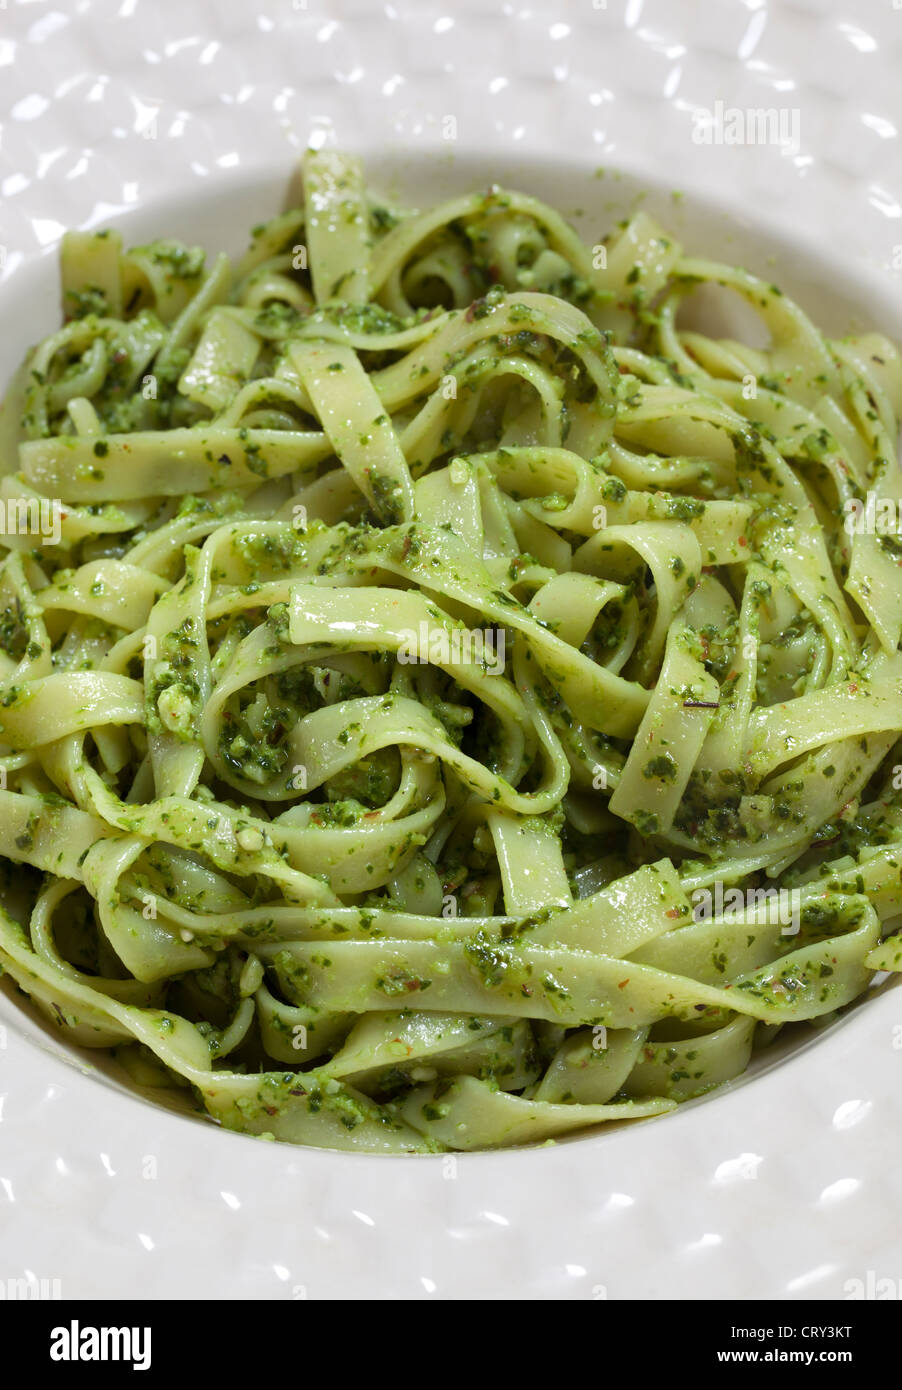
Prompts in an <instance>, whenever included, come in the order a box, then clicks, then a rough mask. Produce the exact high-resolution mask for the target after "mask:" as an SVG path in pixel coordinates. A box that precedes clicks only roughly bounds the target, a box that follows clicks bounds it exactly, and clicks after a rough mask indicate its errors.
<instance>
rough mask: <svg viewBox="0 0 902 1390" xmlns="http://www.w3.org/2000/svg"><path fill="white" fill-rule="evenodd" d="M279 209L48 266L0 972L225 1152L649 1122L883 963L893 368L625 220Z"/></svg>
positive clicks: (22, 571) (9, 728)
mask: <svg viewBox="0 0 902 1390" xmlns="http://www.w3.org/2000/svg"><path fill="white" fill-rule="evenodd" d="M304 186H305V205H304V207H302V208H296V209H292V210H290V211H288V212H286V213H283V214H282V215H280V216H279V217H276V218H275V219H273V220H272V221H270V222H267V223H266V224H264V225H262V226H260V227H258V228H256V229H255V231H254V233H253V236H252V241H251V245H250V249H249V251H248V252H247V253H246V255H245V256H244V257H243V258H242V259H240V260H239V261H237V262H236V263H232V262H231V261H230V260H229V259H228V258H227V257H225V256H219V257H217V258H216V259H215V260H214V261H213V262H212V265H211V264H209V263H208V261H207V259H206V257H205V256H204V254H203V252H202V251H200V250H199V249H197V248H194V247H190V246H186V245H183V244H182V243H180V242H178V241H174V240H165V241H156V242H153V243H151V244H150V245H148V246H144V247H139V248H133V249H132V250H125V249H124V248H123V246H122V242H121V239H120V237H119V235H118V234H117V233H116V232H115V231H109V232H101V233H74V234H70V235H69V236H68V237H67V238H66V239H65V240H64V243H63V250H62V267H63V272H62V280H63V292H64V307H65V322H64V324H63V326H62V327H61V328H60V329H59V330H58V331H57V332H56V333H54V334H53V335H52V336H51V337H49V338H47V339H45V340H44V341H43V342H42V343H40V344H39V345H38V346H37V347H36V348H35V349H33V350H32V351H31V352H30V353H29V355H28V357H27V359H26V362H25V364H24V366H23V369H22V371H21V373H20V374H19V376H18V377H17V378H16V380H15V381H14V382H13V384H12V387H11V388H10V392H9V395H8V397H7V402H6V407H5V412H4V419H3V420H2V422H0V426H2V428H0V448H3V449H4V451H5V456H4V458H3V463H4V469H3V477H2V482H0V502H2V505H3V511H2V513H0V516H2V517H3V518H5V521H6V534H5V536H4V537H3V541H2V546H3V548H2V554H3V559H2V565H0V590H2V592H0V611H2V618H0V771H2V789H0V857H2V859H0V862H2V864H3V866H4V874H5V884H6V886H5V893H4V898H5V902H6V908H5V910H3V911H2V912H0V964H2V968H3V971H4V972H5V973H6V974H7V975H8V976H9V977H10V979H11V980H12V981H13V982H14V983H15V984H16V985H18V986H19V987H20V988H21V989H22V990H24V991H25V993H26V994H28V995H29V996H30V997H31V999H32V1001H33V1002H34V1004H35V1005H37V1007H38V1008H39V1009H41V1010H42V1011H43V1012H44V1013H45V1014H46V1015H47V1017H48V1018H49V1019H50V1021H51V1022H52V1024H53V1025H54V1026H55V1027H56V1028H57V1029H58V1030H59V1032H60V1034H61V1036H63V1037H64V1038H66V1039H68V1040H69V1041H70V1042H71V1043H73V1044H75V1045H78V1046H81V1047H96V1048H103V1049H110V1050H112V1052H113V1053H114V1055H115V1057H116V1059H117V1060H118V1062H119V1063H120V1064H121V1066H122V1067H124V1068H125V1069H126V1070H127V1071H128V1073H129V1074H130V1075H131V1076H132V1077H133V1079H134V1081H135V1082H136V1084H138V1085H140V1086H142V1087H145V1088H150V1089H151V1091H153V1089H154V1088H159V1087H176V1088H179V1087H181V1088H186V1089H188V1090H190V1093H191V1094H192V1095H193V1097H194V1098H195V1100H196V1101H197V1103H198V1104H199V1105H200V1106H201V1107H203V1108H204V1109H206V1111H207V1112H208V1113H209V1114H210V1115H211V1116H213V1117H214V1118H215V1119H217V1120H219V1121H220V1122H222V1123H223V1124H225V1125H226V1126H228V1127H231V1128H234V1129H238V1130H242V1131H245V1132H248V1133H251V1134H258V1135H263V1136H267V1137H271V1138H275V1139H279V1140H286V1141H289V1142H293V1143H299V1144H310V1145H317V1146H323V1147H333V1148H344V1149H357V1150H363V1151H370V1152H373V1151H379V1152H391V1153H435V1152H440V1151H444V1150H448V1149H451V1150H466V1149H476V1148H494V1147H498V1146H503V1145H510V1144H518V1143H524V1142H529V1141H537V1140H545V1139H548V1138H553V1137H555V1136H559V1135H563V1134H566V1133H569V1132H571V1131H578V1130H585V1129H587V1128H589V1127H592V1126H596V1125H598V1124H601V1123H609V1122H612V1121H624V1120H632V1119H639V1118H642V1117H647V1116H655V1115H660V1114H662V1113H664V1112H666V1111H668V1110H671V1109H672V1108H673V1107H674V1106H675V1105H676V1104H678V1103H679V1102H681V1101H684V1100H687V1099H689V1098H691V1097H693V1096H697V1095H700V1094H702V1093H704V1092H705V1091H707V1090H709V1089H711V1088H712V1087H715V1086H717V1085H720V1084H721V1083H723V1082H725V1081H728V1080H730V1079H731V1078H734V1077H736V1076H738V1075H740V1074H742V1073H743V1072H744V1071H745V1069H746V1067H747V1066H748V1063H749V1059H750V1057H751V1055H752V1052H753V1050H755V1049H756V1048H759V1047H761V1046H764V1045H765V1044H767V1043H769V1042H770V1041H771V1040H772V1039H773V1038H774V1036H775V1035H776V1033H777V1032H778V1031H779V1030H781V1029H782V1028H784V1027H796V1028H797V1029H798V1025H802V1024H804V1023H806V1022H809V1021H812V1020H814V1021H817V1022H824V1021H825V1020H827V1019H829V1018H830V1017H831V1016H832V1015H834V1014H835V1012H836V1011H837V1010H838V1009H841V1008H842V1007H843V1006H845V1005H848V1004H849V1003H851V1002H852V1001H853V1000H855V999H856V998H858V997H859V996H860V995H862V994H864V993H865V992H866V991H867V990H868V989H869V987H870V985H871V983H872V981H873V977H874V974H875V972H878V971H889V970H895V969H898V968H900V963H902V946H900V945H899V944H898V938H897V937H896V936H895V930H896V926H897V919H898V917H899V916H900V914H902V795H900V789H902V749H900V746H899V734H900V729H902V655H900V652H899V645H900V637H902V575H900V564H902V542H900V538H899V531H898V527H895V526H894V525H893V519H894V518H895V517H898V515H899V513H900V510H902V508H900V502H902V483H900V471H899V467H898V463H897V460H896V435H897V430H898V421H899V415H900V411H902V359H900V356H899V353H898V352H897V350H896V348H895V347H894V346H893V345H892V344H891V343H890V342H888V341H887V340H886V339H885V338H883V337H882V336H880V335H878V334H867V335H864V336H861V337H858V338H854V339H852V338H847V339H841V340H831V339H827V338H825V337H824V336H823V335H822V334H821V333H819V332H818V330H817V329H816V328H815V327H814V325H813V324H812V323H811V322H810V320H809V319H808V318H807V317H806V316H805V314H804V313H803V312H802V311H801V310H800V309H799V308H798V307H797V306H796V305H795V304H793V303H792V302H791V301H790V300H789V299H788V298H787V297H786V296H785V295H784V294H781V292H780V291H779V290H778V289H777V288H776V287H775V286H773V285H769V284H767V283H764V282H763V281H761V280H759V279H757V278H756V277H755V276H753V275H751V274H749V273H747V272H745V271H743V270H739V269H735V268H733V267H729V266H725V265H720V264H717V263H715V262H712V261H708V260H698V259H692V258H689V257H687V256H686V255H685V254H684V253H683V250H682V249H681V247H679V246H678V245H677V244H676V242H675V241H673V239H672V238H670V237H668V236H667V235H666V233H665V232H664V231H663V230H662V229H661V228H660V227H659V226H658V225H657V224H656V222H655V221H654V220H653V219H652V218H651V217H650V216H648V215H647V214H645V213H642V212H640V213H638V214H637V215H636V216H635V217H634V218H633V219H632V220H631V221H629V222H628V223H627V224H625V225H623V226H621V227H619V228H617V229H616V230H615V232H614V233H613V234H612V236H611V237H610V238H609V239H608V240H607V242H605V243H603V244H599V246H597V247H595V248H593V249H590V248H588V247H587V246H585V245H583V243H582V242H581V241H580V240H579V238H578V237H577V235H576V234H575V232H574V231H573V230H572V228H571V227H570V226H569V225H568V224H567V223H566V222H565V221H564V220H563V219H562V218H561V216H560V215H559V214H558V213H557V212H555V211H554V210H553V209H552V208H550V207H548V206H546V205H544V204H543V203H541V202H539V201H537V200H536V199H533V198H531V197H528V196H525V195H523V194H519V193H511V192H506V191H503V190H499V189H492V190H490V191H489V192H488V193H476V194H473V195H468V196H463V197H459V198H456V199H454V200H453V201H450V202H447V203H445V204H442V205H440V206H437V207H435V208H433V209H430V210H428V211H426V212H418V213H413V212H407V211H395V210H390V209H388V208H386V207H385V206H384V205H383V204H381V203H380V202H379V201H378V200H376V199H375V198H374V197H373V196H371V195H369V194H368V193H367V191H366V188H365V185H364V182H363V178H362V173H361V170H360V168H359V166H358V165H357V163H356V162H355V161H354V160H353V159H350V158H348V157H345V156H343V155H338V154H333V153H318V154H315V153H311V154H308V156H307V157H306V159H305V163H304ZM700 285H701V286H715V287H720V288H721V289H722V290H726V291H730V292H732V294H733V295H734V296H735V295H738V296H740V297H741V298H742V299H743V300H744V301H745V302H746V304H747V305H748V306H750V307H751V308H752V309H753V310H754V311H755V312H756V313H757V315H758V316H759V318H760V320H761V322H762V327H763V332H762V340H763V341H765V343H766V345H765V346H755V347H753V346H750V345H749V344H747V343H745V342H742V341H739V340H738V339H737V340H734V339H731V338H726V337H722V336H714V335H713V334H706V333H703V332H701V331H699V329H698V327H693V326H691V325H692V320H691V314H690V307H689V305H688V304H687V301H691V300H692V299H693V296H694V292H695V290H696V289H697V287H698V286H700ZM45 517H46V519H47V525H46V526H45V525H44V521H43V519H44V518H45ZM878 521H879V523H880V524H879V525H878V524H877V523H878ZM51 522H52V527H51V525H50V523H51Z"/></svg>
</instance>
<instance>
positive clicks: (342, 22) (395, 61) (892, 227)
mask: <svg viewBox="0 0 902 1390" xmlns="http://www.w3.org/2000/svg"><path fill="white" fill-rule="evenodd" d="M900 57H902V9H894V7H893V0H885V3H883V0H869V3H868V4H867V5H866V6H855V7H853V6H852V5H851V3H850V0H849V3H848V9H846V8H845V6H844V5H842V4H834V3H830V0H796V3H789V2H788V0H783V2H782V3H780V4H779V5H776V6H767V5H765V4H763V3H757V2H756V0H719V3H711V2H710V0H709V3H707V4H706V5H705V6H704V8H703V9H702V8H701V7H699V6H697V5H694V4H691V3H688V0H687V3H685V4H684V3H674V0H666V3H665V2H664V0H646V3H644V4H643V3H642V2H641V0H627V2H626V3H624V0H607V4H604V3H600V0H569V3H567V4H558V5H556V6H546V5H543V4H535V5H533V6H532V7H531V8H528V9H527V8H525V7H523V8H520V7H519V6H518V5H516V4H501V3H499V2H498V0H454V3H453V4H452V3H450V0H448V3H447V4H446V6H445V7H444V8H442V7H440V6H438V5H436V4H434V3H432V0H406V3H397V4H395V5H389V6H384V7H383V6H380V5H377V4H375V3H373V0H331V2H330V0H306V3H302V0H294V3H292V0H264V3H263V4H262V6H259V5H254V6H245V5H243V4H241V3H239V0H218V3H213V4H211V3H203V0H187V2H186V3H179V4H175V3H165V4H163V3H160V0H121V3H118V4H117V3H114V2H113V0H56V3H16V0H8V3H7V5H6V6H5V7H3V8H2V9H0V67H2V68H3V72H2V81H0V92H2V96H0V102H2V108H3V109H2V110H0V118H6V119H5V129H4V130H3V135H2V143H0V246H2V247H3V248H5V254H4V255H3V256H2V257H0V260H2V261H3V270H2V277H3V278H4V279H5V280H6V281H7V282H8V283H6V284H5V285H4V287H3V288H2V289H0V313H2V315H3V324H4V329H5V331H4V334H3V335H2V339H0V344H2V346H0V379H2V378H5V377H6V375H8V372H9V370H10V369H11V367H12V365H13V360H14V358H15V356H16V355H17V350H18V347H19V346H20V345H21V344H23V343H24V342H25V341H29V342H30V341H33V340H35V339H36V338H38V337H39V336H40V335H41V334H43V333H44V332H46V331H47V330H48V329H49V328H50V326H51V325H52V324H53V322H54V314H55V295H56V288H55V280H54V274H53V267H52V266H51V264H50V263H49V262H48V261H47V260H46V258H43V259H42V258H41V256H40V255H39V254H38V253H39V252H41V251H42V250H43V251H44V252H52V249H53V244H54V243H55V241H56V240H57V239H58V236H59V235H60V233H61V231H62V230H63V229H64V227H65V226H67V225H76V224H77V225H95V224H97V223H101V222H106V221H108V220H111V219H113V218H115V219H117V220H119V219H120V218H121V219H122V225H123V230H124V231H125V232H126V233H127V234H128V235H131V234H134V235H136V236H141V237H144V236H147V235H151V234H154V233H162V234H185V235H187V236H189V237H197V238H198V239H201V240H205V241H207V242H208V243H209V244H210V245H211V246H213V245H224V246H226V247H227V248H235V247H236V246H238V245H240V243H241V238H242V236H243V233H244V231H245V230H246V228H247V227H249V226H250V225H251V224H252V223H254V222H257V221H259V220H260V219H261V218H262V217H264V216H266V215H267V213H268V212H270V211H272V210H274V209H275V208H276V207H277V206H278V205H279V202H280V200H281V198H282V196H283V193H284V189H285V187H286V185H287V183H288V179H289V177H290V173H291V168H292V164H293V162H294V159H295V158H296V155H297V153H298V152H299V150H300V149H302V148H303V146H304V145H305V144H306V143H307V142H308V140H310V139H313V140H314V141H317V142H319V141H324V140H329V141H332V142H333V143H335V144H338V145H341V146H344V147H347V148H350V149H354V150H356V151H358V152H359V153H361V154H362V155H363V156H364V157H365V158H366V160H367V164H368V167H369V169H370V171H371V175H372V178H373V180H374V182H375V183H376V184H377V185H381V186H382V187H383V188H388V189H392V188H393V189H396V190H397V191H398V192H401V193H405V194H406V195H407V196H409V197H412V198H413V199H414V200H415V201H418V202H420V203H423V204H425V203H427V202H429V201H430V200H432V199H433V198H435V197H437V196H442V195H444V194H446V193H448V192H453V191H454V190H456V189H460V188H463V187H469V186H472V185H473V184H474V183H476V184H481V183H486V182H489V181H509V182H518V183H519V184H521V185H524V186H527V187H528V188H529V190H530V191H533V192H537V193H539V194H540V195H543V196H546V197H550V198H551V199H552V200H553V201H555V203H556V204H557V205H558V206H560V207H561V208H562V209H563V210H564V211H567V212H571V213H576V211H577V210H578V209H582V210H583V213H584V215H583V217H581V218H580V219H578V222H577V225H579V226H580V229H581V231H582V233H583V235H584V236H585V237H586V238H587V240H590V241H591V240H594V239H595V238H596V237H597V236H599V235H601V234H602V233H603V232H604V231H605V230H606V229H607V228H608V227H609V226H610V224H611V222H612V221H613V220H615V219H616V217H618V216H620V215H621V213H622V212H623V211H624V210H625V209H626V208H628V207H629V206H630V205H631V203H632V201H633V199H634V197H635V195H636V193H637V192H638V191H639V190H640V189H646V188H647V189H649V190H650V197H649V206H651V207H653V209H654V210H656V211H657V212H658V213H659V215H661V216H662V217H663V218H664V219H665V220H666V221H667V222H668V224H669V225H670V226H671V227H672V229H673V230H674V232H675V233H676V234H677V235H680V236H683V237H685V238H686V239H687V240H689V241H690V242H691V245H692V247H693V249H702V250H707V251H710V252H713V253H714V254H718V255H720V256H721V257H722V258H724V259H727V260H733V261H742V262H744V263H746V264H748V265H750V266H751V267H752V268H754V269H758V270H761V271H765V272H766V273H767V274H768V275H769V277H771V278H775V279H779V280H780V282H781V283H782V284H783V285H784V286H785V287H786V288H787V289H789V290H790V291H791V292H793V293H795V294H796V295H798V297H799V298H800V299H801V300H802V302H803V303H804V304H805V305H806V307H808V308H809V309H810V310H812V311H813V312H814V313H815V316H816V317H817V319H818V321H819V322H821V323H824V324H825V325H826V326H827V327H828V328H830V329H831V330H842V329H846V328H849V327H852V326H855V325H856V324H857V325H859V326H860V325H862V324H865V323H877V324H879V325H880V326H882V327H883V328H884V329H886V330H887V331H890V332H894V333H895V334H896V335H897V336H900V337H902V283H900V281H899V279H898V276H899V274H900V273H902V223H900V221H899V218H900V216H902V206H900V201H899V199H900V198H902V188H900V183H899V175H898V158H899V155H898V151H899V141H898V136H897V127H898V126H899V124H900V120H902V103H900V99H899V97H898V69H899V58H900ZM718 101H720V102H722V103H723V104H724V107H726V108H729V107H735V108H739V109H742V110H744V109H746V108H749V107H754V108H773V109H774V110H775V111H776V112H777V113H779V111H780V110H781V109H782V110H783V111H784V112H785V113H786V120H787V121H788V122H791V121H794V120H797V121H798V133H799V140H798V146H797V148H793V149H786V148H781V147H780V146H779V145H774V144H771V145H762V146H757V145H751V146H738V147H737V146H728V145H725V144H724V145H708V144H701V143H697V142H696V140H694V139H693V131H694V130H696V129H697V119H698V112H699V111H703V110H713V109H714V108H715V103H716V102H718ZM793 113H797V116H794V115H793ZM789 128H790V127H789V126H787V129H789ZM598 166H604V168H605V170H606V173H605V175H604V177H603V178H593V177H592V175H593V171H594V170H595V169H596V168H597V167H598ZM615 170H616V171H618V172H617V173H616V174H615V172H614V171H615ZM673 190H680V191H682V192H685V193H686V195H687V197H686V199H685V201H680V202H674V201H673V200H672V199H671V197H670V194H671V192H672V191H673ZM771 258H773V259H771ZM900 1071H902V994H900V992H899V991H898V990H897V989H888V990H886V991H885V992H884V993H883V994H882V996H881V997H879V998H875V999H873V1000H872V1001H870V1002H869V1003H868V1004H866V1005H865V1006H864V1007H862V1008H859V1009H857V1010H855V1011H854V1012H853V1013H852V1014H850V1015H849V1016H848V1017H847V1018H846V1019H845V1020H844V1021H843V1022H842V1023H840V1024H839V1025H838V1026H836V1027H834V1028H832V1029H830V1030H828V1031H827V1032H826V1033H825V1034H823V1035H822V1036H821V1037H820V1038H817V1039H816V1040H815V1041H813V1042H812V1043H811V1044H810V1045H808V1046H806V1047H805V1048H804V1049H803V1050H802V1051H796V1052H795V1053H794V1054H793V1055H792V1056H791V1057H790V1058H789V1060H787V1061H786V1062H784V1063H783V1064H782V1065H779V1066H774V1067H771V1068H770V1069H767V1070H766V1071H765V1072H764V1074H762V1075H760V1076H758V1077H756V1078H754V1079H751V1080H749V1081H747V1082H743V1083H742V1084H739V1085H737V1086H735V1087H734V1088H732V1089H731V1090H730V1091H728V1092H722V1093H721V1094H720V1095H718V1096H716V1097H715V1098H712V1099H709V1100H706V1101H703V1102H699V1103H696V1104H693V1105H691V1106H688V1107H686V1108H685V1109H684V1110H683V1111H681V1112H679V1113H678V1114H677V1115H675V1116H673V1117H667V1118H665V1119H664V1120H661V1121H658V1122H655V1123H652V1124H647V1125H638V1126H633V1127H631V1128H629V1129H622V1130H620V1131H618V1132H617V1133H611V1134H608V1135H600V1136H598V1137H593V1138H590V1139H583V1140H579V1141H576V1142H572V1143H567V1144H562V1145H559V1146H556V1147H551V1148H544V1149H532V1150H524V1151H519V1152H508V1153H504V1154H486V1155H470V1156H463V1157H461V1156H458V1157H456V1158H453V1157H447V1158H438V1159H434V1160H433V1159H426V1160H412V1159H408V1160H403V1159H388V1158H361V1157H356V1156H342V1155H336V1154H330V1153H322V1152H317V1151H310V1150H296V1149H291V1148H288V1147H285V1146H281V1145H274V1144H266V1143H261V1142H259V1141H255V1140H251V1139H246V1138H243V1137H241V1136H236V1135H232V1134H227V1133H222V1132H220V1131H218V1130H216V1129H215V1128H214V1127H213V1126H212V1125H207V1124H203V1123H201V1122H200V1121H195V1120H189V1119H183V1118H181V1117H179V1116H174V1115H171V1114H167V1113H165V1112H164V1111H162V1110H159V1109H157V1108H154V1107H152V1106H150V1105H148V1104H147V1103H145V1102H143V1101H141V1100H139V1099H137V1098H135V1097H133V1096H130V1095H127V1094H124V1093H123V1092H122V1091H121V1090H119V1089H117V1088H116V1086H115V1084H114V1083H113V1082H112V1081H110V1080H108V1079H106V1078H104V1077H102V1076H100V1075H98V1074H94V1075H93V1076H92V1075H88V1076H84V1075H82V1074H81V1068H80V1064H79V1063H78V1062H73V1061H72V1059H71V1058H69V1057H65V1058H64V1057H63V1054H61V1053H60V1052H59V1050H58V1049H57V1048H56V1045H55V1044H54V1043H53V1042H52V1040H50V1039H49V1038H48V1037H47V1035H46V1034H45V1032H44V1031H43V1030H42V1029H40V1028H39V1027H38V1026H37V1025H36V1024H34V1023H32V1022H31V1021H30V1020H29V1019H28V1017H27V1015H26V1014H25V1013H24V1012H23V1011H22V1009H21V1008H20V1006H19V1005H18V1003H14V1002H13V1001H11V1000H10V999H9V998H7V997H5V996H4V995H0V1223H2V1225H0V1230H2V1244H0V1251H2V1253H0V1284H5V1281H6V1280H7V1279H15V1278H18V1277H22V1276H23V1275H25V1274H26V1273H31V1274H32V1275H33V1276H34V1277H35V1278H36V1279H38V1280H59V1281H60V1282H59V1290H60V1292H61V1293H62V1295H63V1297H78V1296H93V1297H102V1296H117V1295H124V1296H128V1297H136V1298H137V1297H151V1298H165V1297H187V1298H191V1297H209V1296H214V1297H242V1298H287V1299H291V1298H305V1297H307V1298H329V1297H340V1298H380V1299H390V1298H399V1297H400V1298H426V1297H440V1298H449V1297H451V1298H466V1297H477V1298H503V1299H508V1298H605V1297H608V1298H625V1297H631V1296H639V1297H653V1298H659V1297H718V1298H736V1297H740V1298H741V1297H749V1296H764V1297H800V1296H815V1297H823V1298H837V1297H839V1298H841V1297H843V1296H847V1295H848V1294H849V1293H850V1292H852V1291H853V1290H854V1289H855V1288H856V1287H857V1286H856V1285H855V1284H854V1282H852V1281H855V1280H860V1281H862V1284H865V1283H866V1282H867V1281H868V1278H869V1274H870V1283H871V1286H872V1287H873V1281H874V1280H875V1279H887V1278H888V1279H892V1280H893V1281H894V1282H895V1286H896V1288H897V1289H902V1240H900V1237H899V1235H898V1234H897V1233H896V1232H895V1231H894V1229H893V1227H892V1222H891V1220H888V1214H889V1213H891V1212H892V1211H893V1210H894V1209H896V1207H897V1206H898V1200H899V1195H900V1192H899V1189H900V1188H902V1175H900V1170H899V1167H898V1164H897V1163H896V1161H895V1160H896V1155H897V1141H898V1136H899V1135H900V1132H902V1103H900V1099H899V1096H900V1087H899V1081H900Z"/></svg>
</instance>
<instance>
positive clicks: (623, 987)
mask: <svg viewBox="0 0 902 1390" xmlns="http://www.w3.org/2000/svg"><path fill="white" fill-rule="evenodd" d="M628 984H629V980H628V979H627V980H621V981H620V984H619V985H618V986H617V988H618V989H626V987H627V985H628Z"/></svg>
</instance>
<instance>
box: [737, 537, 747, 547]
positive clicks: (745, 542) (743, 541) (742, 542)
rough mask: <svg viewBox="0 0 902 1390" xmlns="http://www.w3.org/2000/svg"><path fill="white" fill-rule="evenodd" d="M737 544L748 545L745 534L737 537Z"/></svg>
mask: <svg viewBox="0 0 902 1390" xmlns="http://www.w3.org/2000/svg"><path fill="white" fill-rule="evenodd" d="M739 544H740V545H748V541H747V540H746V538H745V536H740V537H739Z"/></svg>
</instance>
